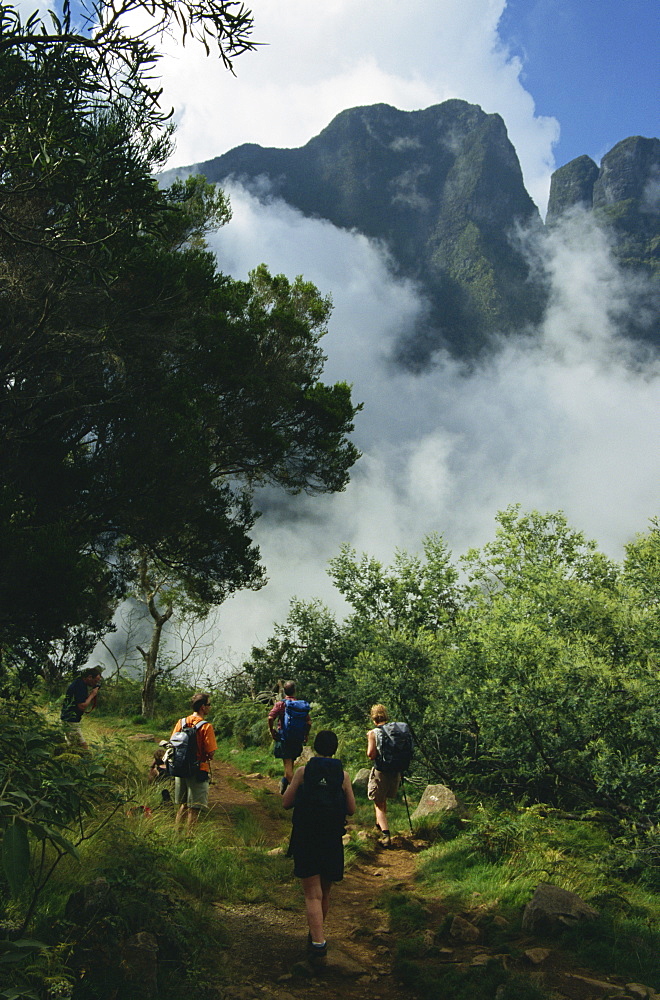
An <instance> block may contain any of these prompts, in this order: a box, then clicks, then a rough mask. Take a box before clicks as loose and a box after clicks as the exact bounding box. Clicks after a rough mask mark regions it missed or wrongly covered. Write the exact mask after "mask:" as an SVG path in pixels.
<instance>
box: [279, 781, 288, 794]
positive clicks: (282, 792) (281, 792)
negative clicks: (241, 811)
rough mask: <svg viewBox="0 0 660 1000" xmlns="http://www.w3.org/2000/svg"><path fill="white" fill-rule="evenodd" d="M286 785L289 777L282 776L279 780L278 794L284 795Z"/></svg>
mask: <svg viewBox="0 0 660 1000" xmlns="http://www.w3.org/2000/svg"><path fill="white" fill-rule="evenodd" d="M288 787H289V779H288V778H282V779H281V780H280V795H284V793H285V792H286V790H287V788H288Z"/></svg>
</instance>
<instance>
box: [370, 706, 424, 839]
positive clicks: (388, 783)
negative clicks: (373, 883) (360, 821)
mask: <svg viewBox="0 0 660 1000" xmlns="http://www.w3.org/2000/svg"><path fill="white" fill-rule="evenodd" d="M369 714H370V716H371V721H372V722H373V724H374V728H373V729H370V730H369V732H368V733H367V757H368V758H369V760H370V761H372V763H373V766H372V768H371V773H370V775H369V781H368V783H367V798H368V799H369V801H370V802H373V804H374V808H375V810H376V826H377V827H378V829H379V830H380V843H381V845H382V846H383V847H390V846H391V843H392V841H391V836H390V830H389V824H388V820H387V800H388V799H395V798H396V795H397V792H398V791H399V785H400V784H401V781H402V778H403V775H404V774H405V772H406V771H407V770H408V768H409V767H410V761H411V759H412V755H413V738H412V733H411V732H410V729H409V727H408V725H407V724H406V723H405V722H388V714H387V709H386V708H385V706H384V705H380V704H379V705H372V706H371V711H370V713H369Z"/></svg>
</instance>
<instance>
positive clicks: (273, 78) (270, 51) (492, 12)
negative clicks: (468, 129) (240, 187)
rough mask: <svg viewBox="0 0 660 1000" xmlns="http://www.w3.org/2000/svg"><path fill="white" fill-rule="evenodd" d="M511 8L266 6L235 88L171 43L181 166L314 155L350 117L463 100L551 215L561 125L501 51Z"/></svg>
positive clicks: (463, 1) (209, 64)
mask: <svg viewBox="0 0 660 1000" xmlns="http://www.w3.org/2000/svg"><path fill="white" fill-rule="evenodd" d="M504 7H505V0H442V2H438V0H408V3H406V4H405V5H402V4H401V2H400V0H361V3H360V4H357V5H356V4H355V3H354V2H348V0H334V2H328V3H322V4H311V3H310V2H309V0H260V2H259V4H255V31H254V38H255V39H256V40H257V41H261V42H264V43H265V44H264V45H263V46H262V47H260V48H258V49H257V51H256V52H254V53H246V54H244V55H243V56H241V57H239V58H238V59H237V60H236V63H235V70H236V77H233V76H231V74H229V73H227V72H226V71H225V70H223V69H222V67H221V65H220V64H219V63H218V62H217V61H216V60H212V59H206V58H205V57H204V55H203V53H202V52H201V51H200V49H199V48H198V47H195V46H188V47H186V48H182V47H181V46H178V45H175V44H174V42H172V41H170V42H169V43H167V45H166V48H167V56H166V58H165V59H164V60H163V61H162V63H161V64H160V71H161V72H162V74H163V82H164V87H165V93H164V102H165V103H166V104H167V103H171V104H172V105H173V106H174V108H175V117H176V121H177V123H178V136H177V150H176V153H175V156H174V157H173V160H172V164H171V165H176V164H178V165H183V164H189V163H198V162H201V161H203V160H206V159H210V158H212V157H213V156H217V155H219V154H220V153H223V152H225V151H226V150H228V149H231V148H233V147H234V146H237V145H240V144H241V143H244V142H256V143H259V144H261V145H263V146H277V147H292V146H299V145H303V144H304V143H305V142H307V141H308V140H309V139H310V138H312V136H314V135H317V134H318V133H319V132H320V131H321V129H323V128H324V127H325V126H326V125H328V124H329V122H330V121H331V120H332V118H333V117H334V116H335V115H337V114H338V113H339V112H340V111H343V110H345V109H346V108H350V107H356V106H359V105H366V104H378V103H386V104H391V105H393V106H394V107H397V108H400V109H402V110H415V109H419V108H425V107H429V106H430V105H432V104H439V103H441V102H443V101H446V100H448V99H450V98H461V99H463V100H466V101H469V102H471V103H475V104H480V105H481V107H482V108H483V109H484V110H485V111H487V112H489V113H492V112H497V113H498V114H500V115H501V116H502V117H503V118H504V121H505V123H506V125H507V128H508V130H509V135H510V137H511V139H512V141H513V143H514V145H515V147H516V150H517V152H518V156H519V157H520V160H521V164H522V168H523V173H524V176H525V181H526V185H527V188H528V190H529V192H530V194H531V195H532V197H533V198H534V199H535V200H536V202H537V204H539V206H540V207H541V208H542V209H543V208H544V207H545V202H546V200H547V194H548V189H549V178H550V173H551V171H552V169H553V157H552V144H553V142H554V141H556V139H557V138H558V125H557V122H556V121H555V120H554V119H552V118H543V117H538V116H536V115H535V111H534V101H533V99H532V97H531V96H530V94H529V93H528V92H527V91H526V90H525V89H524V87H523V85H522V83H521V80H520V74H521V64H520V62H519V60H518V59H517V58H512V57H511V55H510V53H509V52H508V51H507V50H506V49H505V48H504V47H503V46H502V43H501V41H500V39H499V37H498V34H497V24H498V21H499V18H500V16H501V14H502V11H503V9H504Z"/></svg>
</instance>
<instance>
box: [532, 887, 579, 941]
mask: <svg viewBox="0 0 660 1000" xmlns="http://www.w3.org/2000/svg"><path fill="white" fill-rule="evenodd" d="M597 916H598V910H594V908H593V906H589V904H588V903H585V902H584V900H583V899H581V898H580V897H579V896H578V895H577V893H575V892H569V891H568V890H567V889H560V888H559V886H557V885H552V884H551V883H550V882H541V883H539V885H538V886H537V888H536V892H535V893H534V895H533V896H532V898H531V899H530V901H529V903H528V904H527V906H526V907H525V912H524V913H523V919H522V929H523V931H524V932H525V933H526V934H546V933H548V932H550V933H551V932H552V931H556V930H560V929H561V928H562V927H574V926H575V924H577V923H580V921H584V920H595V919H596V917H597Z"/></svg>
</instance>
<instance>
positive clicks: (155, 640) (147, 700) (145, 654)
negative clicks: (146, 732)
mask: <svg viewBox="0 0 660 1000" xmlns="http://www.w3.org/2000/svg"><path fill="white" fill-rule="evenodd" d="M140 584H141V586H142V592H143V594H144V597H145V600H146V602H147V607H148V608H149V614H150V615H151V617H152V619H153V623H154V624H153V629H152V632H151V642H150V643H149V649H147V650H144V649H142V648H141V647H140V646H138V647H137V648H138V649H139V651H140V653H141V654H142V659H143V660H144V681H143V683H142V715H143V716H144V717H145V719H151V718H153V714H154V705H155V703H156V679H157V678H158V666H157V664H158V650H159V648H160V638H161V635H162V633H163V626H164V625H165V623H166V622H168V621H169V620H170V618H171V617H172V611H173V610H174V609H173V607H172V605H171V604H170V605H169V607H168V608H167V611H165V612H164V613H163V614H160V613H159V611H158V608H157V607H156V601H155V597H154V594H153V593H152V592H150V587H149V578H148V570H147V558H146V556H143V557H142V559H141V561H140Z"/></svg>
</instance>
